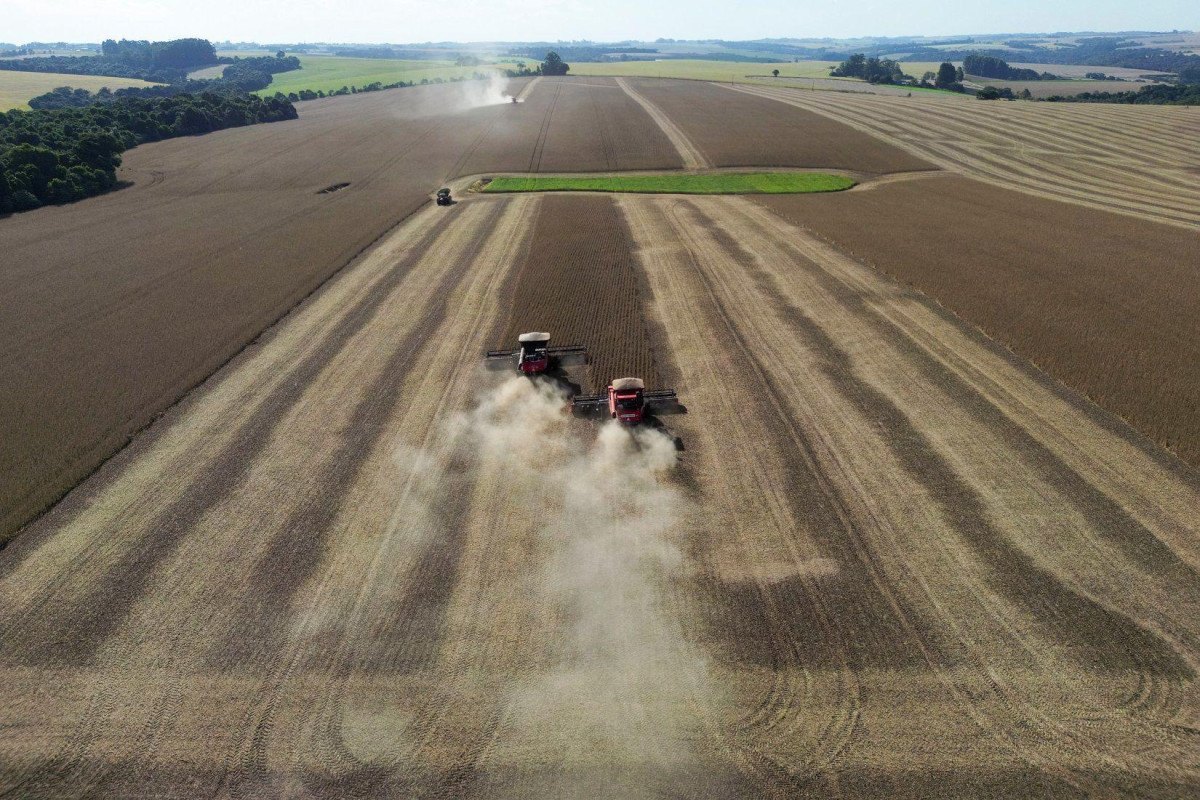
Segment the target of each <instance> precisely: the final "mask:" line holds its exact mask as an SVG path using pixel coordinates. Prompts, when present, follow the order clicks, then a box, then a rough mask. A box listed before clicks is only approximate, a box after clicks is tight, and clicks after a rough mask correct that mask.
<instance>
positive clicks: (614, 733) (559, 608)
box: [459, 379, 706, 797]
mask: <svg viewBox="0 0 1200 800" xmlns="http://www.w3.org/2000/svg"><path fill="white" fill-rule="evenodd" d="M565 405H566V398H565V397H564V396H563V395H562V394H561V393H560V391H559V390H558V389H557V388H556V387H554V386H553V385H551V384H549V383H543V382H532V381H528V380H525V379H512V380H508V381H505V382H504V383H503V384H502V385H500V386H498V387H496V388H495V389H493V390H492V391H490V392H488V393H487V394H486V395H485V396H484V397H483V398H482V399H481V401H480V403H479V405H478V407H477V408H476V409H475V410H474V411H473V412H471V413H470V414H468V415H466V416H465V417H464V418H462V419H461V420H460V425H461V429H460V432H459V434H460V436H461V440H462V441H463V442H470V443H472V444H473V446H476V447H477V448H478V457H479V458H480V459H481V462H484V461H491V462H492V467H493V468H495V467H496V466H497V462H499V463H498V465H499V466H500V467H501V469H502V472H503V474H504V475H505V476H506V481H507V485H508V487H509V488H510V490H511V492H514V493H522V494H527V496H518V497H513V496H512V495H510V499H511V500H512V501H513V502H517V503H521V504H523V505H525V506H526V507H532V508H537V509H544V513H543V517H544V518H542V519H539V520H538V524H539V525H540V528H541V534H542V537H543V540H544V544H545V545H546V548H545V551H546V552H548V553H549V555H548V557H546V558H544V560H543V562H542V563H537V564H531V565H530V568H529V569H530V574H529V576H528V577H529V585H530V586H531V587H532V590H531V591H532V593H533V594H535V595H536V599H535V600H534V599H531V602H537V603H540V604H544V605H545V606H547V607H549V608H550V609H552V611H553V612H554V613H553V614H552V615H551V618H552V619H555V620H557V621H558V623H557V626H556V628H555V629H554V630H553V631H550V632H548V633H547V636H546V640H547V641H549V642H551V645H550V649H551V652H550V653H548V654H547V655H548V656H549V658H547V659H546V660H547V662H548V663H550V664H552V665H553V667H552V668H551V669H549V670H546V671H544V672H542V673H541V674H538V675H535V676H531V677H529V678H527V679H526V680H524V681H522V683H521V685H520V686H519V687H515V688H513V689H512V690H511V692H510V694H509V698H508V714H507V716H508V718H509V720H510V722H511V726H512V728H511V733H510V734H509V735H508V736H506V737H504V738H503V739H502V741H501V743H500V744H499V745H498V751H497V752H496V754H495V755H496V757H497V761H498V762H499V763H501V764H504V765H505V766H515V765H518V764H523V765H530V764H543V765H547V766H548V767H549V768H548V769H547V771H546V772H545V773H544V774H538V775H537V776H536V777H535V778H534V779H533V785H532V786H531V785H530V777H531V776H529V775H526V776H525V777H524V778H523V781H522V782H523V786H522V792H524V793H534V794H545V795H553V796H571V795H579V796H588V797H599V796H620V797H630V796H636V795H638V794H640V793H642V792H643V791H647V790H649V783H650V782H653V781H655V780H676V779H678V778H679V777H680V776H682V775H683V774H685V773H686V771H687V770H688V766H689V764H690V763H691V759H692V754H691V752H690V748H689V747H688V746H687V744H686V739H688V738H691V737H692V736H694V735H695V730H696V729H697V728H698V727H699V725H700V722H699V720H698V719H696V716H697V715H696V713H695V711H694V710H693V709H694V706H695V700H696V698H697V697H698V696H700V695H701V694H702V693H703V692H704V690H705V686H704V684H705V682H706V677H705V676H706V669H705V664H704V662H703V660H702V659H701V658H700V657H699V656H698V655H696V654H695V653H693V652H692V650H691V649H690V647H689V645H688V644H687V642H686V641H685V640H684V637H683V634H682V632H681V630H680V628H679V626H678V624H677V621H676V619H675V617H674V614H673V612H672V609H671V607H670V605H669V603H668V600H669V598H670V591H671V581H672V579H673V578H674V577H675V576H676V575H678V573H679V572H680V569H681V564H682V555H681V553H680V550H679V548H678V547H677V545H676V543H675V538H676V537H677V536H678V535H679V533H680V524H681V521H682V520H683V519H684V513H683V512H684V503H685V500H684V498H683V496H682V494H681V493H680V492H679V491H678V490H677V489H676V488H675V487H674V486H672V485H671V484H670V483H669V482H668V481H666V480H665V479H664V478H665V476H666V474H667V472H668V471H669V470H670V468H671V467H672V466H673V465H674V463H675V460H676V450H675V446H674V443H673V441H672V440H671V439H670V438H669V437H668V436H666V435H665V434H663V433H661V432H659V431H656V430H652V429H634V430H629V429H627V428H624V427H621V426H619V425H618V424H617V423H615V422H607V423H605V424H603V425H602V426H600V427H599V429H597V428H595V427H594V426H589V425H582V424H580V423H578V422H573V421H572V420H571V418H570V417H569V416H568V415H567V414H565V413H564V407H565ZM535 493H536V494H535Z"/></svg>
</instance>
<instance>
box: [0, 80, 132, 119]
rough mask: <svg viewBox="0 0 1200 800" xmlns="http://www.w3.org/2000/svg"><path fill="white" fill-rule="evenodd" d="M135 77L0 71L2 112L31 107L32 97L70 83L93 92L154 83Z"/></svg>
mask: <svg viewBox="0 0 1200 800" xmlns="http://www.w3.org/2000/svg"><path fill="white" fill-rule="evenodd" d="M153 85H154V84H152V83H147V82H146V81H139V80H137V79H134V78H109V77H106V76H103V75H65V74H60V73H57V72H13V71H10V70H0V111H9V110H11V109H14V108H22V109H24V108H29V100H30V99H31V98H34V97H37V96H38V95H39V94H45V93H46V92H49V91H52V90H54V89H57V88H58V87H59V86H70V87H72V88H74V89H87V90H88V91H90V92H94V91H96V90H98V89H101V88H103V87H105V86H107V87H108V88H109V89H123V88H125V87H126V86H153Z"/></svg>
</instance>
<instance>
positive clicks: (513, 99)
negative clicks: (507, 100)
mask: <svg viewBox="0 0 1200 800" xmlns="http://www.w3.org/2000/svg"><path fill="white" fill-rule="evenodd" d="M512 101H513V105H516V104H517V103H519V102H520V101H519V100H517V96H516V95H515V94H514V95H513V96H512Z"/></svg>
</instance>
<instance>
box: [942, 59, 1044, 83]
mask: <svg viewBox="0 0 1200 800" xmlns="http://www.w3.org/2000/svg"><path fill="white" fill-rule="evenodd" d="M963 71H964V72H965V73H966V74H968V75H979V76H980V77H983V78H1000V79H1002V80H1008V81H1053V80H1058V76H1057V75H1051V74H1050V73H1049V72H1038V71H1037V70H1036V69H1018V68H1016V67H1011V66H1009V64H1008V62H1007V61H1005V60H1004V59H1002V58H996V57H995V56H988V55H984V54H983V53H971V54H970V55H969V56H967V57H965V58H964V59H963Z"/></svg>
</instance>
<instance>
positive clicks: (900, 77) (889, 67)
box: [829, 53, 908, 84]
mask: <svg viewBox="0 0 1200 800" xmlns="http://www.w3.org/2000/svg"><path fill="white" fill-rule="evenodd" d="M829 74H830V75H832V76H834V77H835V78H861V79H862V80H864V81H867V82H868V83H890V84H900V83H906V82H907V81H906V78H908V76H907V75H905V74H904V71H903V70H902V69H900V65H899V64H897V63H896V62H895V61H892V60H890V59H887V58H876V57H875V56H871V57H870V58H867V56H866V55H865V54H863V53H855V54H854V55H852V56H850V57H849V58H847V59H846V60H845V61H843V62H842V63H841V64H839V65H837V66H836V67H834V68H833V71H832V72H830V73H829Z"/></svg>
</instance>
